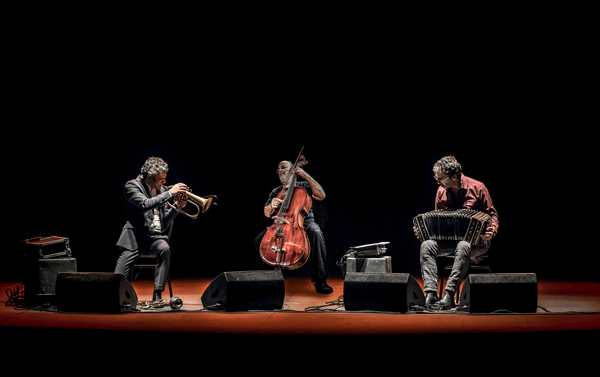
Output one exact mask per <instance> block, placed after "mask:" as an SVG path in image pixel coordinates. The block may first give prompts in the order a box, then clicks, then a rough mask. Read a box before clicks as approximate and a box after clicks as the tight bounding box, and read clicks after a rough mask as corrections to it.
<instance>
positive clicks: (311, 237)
mask: <svg viewBox="0 0 600 377" xmlns="http://www.w3.org/2000/svg"><path fill="white" fill-rule="evenodd" d="M267 229H268V228H265V230H263V231H262V232H261V233H260V234H259V235H258V236H257V237H256V239H255V240H254V243H255V247H256V251H257V252H258V251H260V243H261V241H262V239H263V237H264V235H265V233H266V232H267ZM304 230H305V231H306V237H307V238H308V242H309V244H310V261H311V263H312V265H313V270H312V272H311V281H312V282H325V281H327V247H326V246H325V237H324V236H323V232H322V231H321V227H320V226H319V224H317V223H316V222H314V221H311V222H307V223H304Z"/></svg>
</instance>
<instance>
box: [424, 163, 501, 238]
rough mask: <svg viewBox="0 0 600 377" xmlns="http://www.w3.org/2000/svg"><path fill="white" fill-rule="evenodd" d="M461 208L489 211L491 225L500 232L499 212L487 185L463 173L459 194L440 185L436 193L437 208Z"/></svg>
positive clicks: (495, 230)
mask: <svg viewBox="0 0 600 377" xmlns="http://www.w3.org/2000/svg"><path fill="white" fill-rule="evenodd" d="M459 208H472V209H475V210H478V211H482V212H485V213H487V214H488V215H490V216H491V217H492V220H491V222H490V225H491V226H492V227H493V229H494V232H496V233H497V232H498V227H499V226H500V223H499V222H498V212H496V208H494V204H493V203H492V198H491V197H490V193H489V192H488V189H487V187H485V185H484V184H483V183H481V182H479V181H476V180H474V179H473V178H469V177H467V176H466V175H464V174H463V175H462V185H461V188H460V190H459V191H458V194H454V193H453V192H452V191H450V190H446V189H444V188H442V187H441V186H440V187H438V190H437V193H436V194H435V209H443V210H451V209H459Z"/></svg>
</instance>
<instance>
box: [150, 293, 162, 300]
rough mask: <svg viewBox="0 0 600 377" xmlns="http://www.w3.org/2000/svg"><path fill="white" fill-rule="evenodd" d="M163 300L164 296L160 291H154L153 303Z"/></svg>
mask: <svg viewBox="0 0 600 377" xmlns="http://www.w3.org/2000/svg"><path fill="white" fill-rule="evenodd" d="M159 300H162V294H161V292H160V291H154V293H153V294H152V301H159Z"/></svg>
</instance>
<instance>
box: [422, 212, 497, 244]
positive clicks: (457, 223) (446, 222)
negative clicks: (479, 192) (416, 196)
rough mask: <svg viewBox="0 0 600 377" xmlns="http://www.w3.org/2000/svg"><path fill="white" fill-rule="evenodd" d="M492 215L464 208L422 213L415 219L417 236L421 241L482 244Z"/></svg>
mask: <svg viewBox="0 0 600 377" xmlns="http://www.w3.org/2000/svg"><path fill="white" fill-rule="evenodd" d="M490 220H491V216H490V215H488V214H487V213H485V212H480V211H477V210H474V209H469V208H463V209H457V210H435V211H431V212H426V213H422V214H420V215H417V216H415V217H414V219H413V224H414V226H415V229H416V231H417V237H418V238H419V240H420V241H421V242H423V241H425V240H435V241H466V242H469V243H470V244H471V245H479V244H482V243H483V241H482V240H481V237H480V236H481V235H482V234H485V232H486V229H487V226H488V224H489V222H490Z"/></svg>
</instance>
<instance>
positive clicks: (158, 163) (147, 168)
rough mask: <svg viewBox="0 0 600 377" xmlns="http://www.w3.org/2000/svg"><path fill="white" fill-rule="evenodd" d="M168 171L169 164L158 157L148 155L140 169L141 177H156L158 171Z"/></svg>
mask: <svg viewBox="0 0 600 377" xmlns="http://www.w3.org/2000/svg"><path fill="white" fill-rule="evenodd" d="M168 171H169V165H168V164H167V163H166V162H165V161H164V160H163V159H162V158H160V157H150V158H149V159H147V160H146V162H144V165H143V166H142V168H141V169H140V173H141V174H142V177H144V178H147V177H156V176H157V175H158V174H160V173H163V172H164V173H167V172H168Z"/></svg>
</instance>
